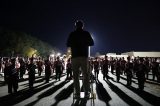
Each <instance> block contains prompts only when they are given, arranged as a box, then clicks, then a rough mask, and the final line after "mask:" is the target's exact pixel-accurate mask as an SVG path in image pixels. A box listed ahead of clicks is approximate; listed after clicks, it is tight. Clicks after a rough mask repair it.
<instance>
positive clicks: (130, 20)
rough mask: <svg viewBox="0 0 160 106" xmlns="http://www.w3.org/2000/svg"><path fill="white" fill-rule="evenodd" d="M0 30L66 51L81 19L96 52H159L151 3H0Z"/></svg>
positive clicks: (155, 12) (159, 24)
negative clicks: (75, 24)
mask: <svg viewBox="0 0 160 106" xmlns="http://www.w3.org/2000/svg"><path fill="white" fill-rule="evenodd" d="M1 2H2V3H1V4H0V12H1V17H0V27H1V28H5V29H9V30H15V31H22V32H25V33H28V34H30V35H32V36H34V37H36V38H38V39H41V40H42V41H45V42H47V43H49V44H50V45H52V46H53V47H56V48H58V49H60V50H61V51H62V52H63V53H64V52H65V51H66V49H67V47H66V45H65V44H66V40H67V37H68V35H69V33H70V32H71V31H73V30H74V22H75V21H76V20H77V19H82V20H83V21H84V23H85V27H84V29H85V30H87V31H89V32H90V33H91V34H92V36H93V38H94V40H95V46H94V47H92V48H91V54H92V55H94V54H95V53H96V52H99V53H101V54H104V53H110V52H111V53H112V52H115V53H122V52H129V51H160V46H159V38H160V30H159V29H160V20H159V19H160V13H159V10H160V7H159V5H158V3H156V2H154V1H145V2H136V1H127V2H123V1H107V0H106V1H90V0H88V1H84V0H81V1H79V0H78V1H72V0H71V1H57V0H55V1H41V0H38V1H30V0H29V1H20V0H16V1H11V0H6V1H1Z"/></svg>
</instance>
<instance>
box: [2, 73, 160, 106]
mask: <svg viewBox="0 0 160 106" xmlns="http://www.w3.org/2000/svg"><path fill="white" fill-rule="evenodd" d="M109 75H110V79H109V80H108V81H107V80H103V78H102V74H101V73H100V75H99V81H98V80H97V81H95V82H94V84H93V88H94V92H95V93H96V99H95V106H128V105H131V106H141V105H143V106H151V105H158V104H157V103H158V101H159V100H160V99H159V98H160V83H156V82H153V81H147V82H146V84H145V88H144V92H139V91H138V90H137V80H136V79H133V81H134V82H133V83H132V87H127V86H126V78H125V76H122V77H121V80H120V83H117V82H116V81H115V79H116V78H115V75H112V74H111V73H109ZM26 77H27V75H25V78H26ZM65 78H66V76H63V77H62V79H61V81H58V82H56V81H55V80H52V79H51V80H50V83H48V84H46V83H44V81H43V79H42V77H39V78H37V79H36V83H35V84H34V86H35V89H34V90H33V91H30V90H28V81H25V80H24V81H22V82H20V83H19V92H18V93H17V94H14V95H8V93H7V86H6V85H2V77H1V78H0V80H1V85H0V106H4V105H15V106H33V105H34V106H72V105H73V104H72V103H73V99H72V97H73V90H72V88H73V81H69V82H68V81H65ZM77 104H79V105H81V106H90V105H91V100H87V101H86V100H81V101H79V102H76V105H77Z"/></svg>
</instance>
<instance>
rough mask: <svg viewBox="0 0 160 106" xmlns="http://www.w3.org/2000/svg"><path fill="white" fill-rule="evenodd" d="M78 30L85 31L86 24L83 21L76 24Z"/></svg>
mask: <svg viewBox="0 0 160 106" xmlns="http://www.w3.org/2000/svg"><path fill="white" fill-rule="evenodd" d="M75 26H76V29H83V26H84V23H83V21H82V20H77V21H76V22H75Z"/></svg>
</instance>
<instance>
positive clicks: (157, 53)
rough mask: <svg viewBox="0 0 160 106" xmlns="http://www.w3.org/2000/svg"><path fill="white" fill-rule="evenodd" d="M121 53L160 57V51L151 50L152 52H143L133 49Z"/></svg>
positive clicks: (133, 55)
mask: <svg viewBox="0 0 160 106" xmlns="http://www.w3.org/2000/svg"><path fill="white" fill-rule="evenodd" d="M121 55H128V56H131V57H138V56H139V57H160V52H157V51H151V52H142V51H131V52H126V53H121Z"/></svg>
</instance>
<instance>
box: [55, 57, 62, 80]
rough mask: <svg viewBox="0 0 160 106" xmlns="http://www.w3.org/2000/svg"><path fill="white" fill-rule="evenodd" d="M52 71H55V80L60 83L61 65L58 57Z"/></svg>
mask: <svg viewBox="0 0 160 106" xmlns="http://www.w3.org/2000/svg"><path fill="white" fill-rule="evenodd" d="M54 69H55V71H56V80H57V78H58V79H59V81H60V78H61V74H62V71H63V63H62V61H61V60H60V57H59V56H58V57H57V60H56V61H55V62H54Z"/></svg>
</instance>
